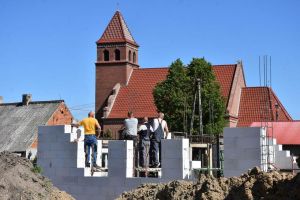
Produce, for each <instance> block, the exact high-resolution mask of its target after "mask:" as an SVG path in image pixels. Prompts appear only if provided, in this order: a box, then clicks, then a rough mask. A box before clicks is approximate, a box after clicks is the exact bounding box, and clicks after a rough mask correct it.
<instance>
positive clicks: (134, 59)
mask: <svg viewBox="0 0 300 200" xmlns="http://www.w3.org/2000/svg"><path fill="white" fill-rule="evenodd" d="M135 62H136V55H135V52H133V63H135Z"/></svg>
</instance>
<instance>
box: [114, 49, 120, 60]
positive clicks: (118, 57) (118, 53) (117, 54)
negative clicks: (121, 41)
mask: <svg viewBox="0 0 300 200" xmlns="http://www.w3.org/2000/svg"><path fill="white" fill-rule="evenodd" d="M120 59H121V55H120V50H119V49H116V50H115V60H120Z"/></svg>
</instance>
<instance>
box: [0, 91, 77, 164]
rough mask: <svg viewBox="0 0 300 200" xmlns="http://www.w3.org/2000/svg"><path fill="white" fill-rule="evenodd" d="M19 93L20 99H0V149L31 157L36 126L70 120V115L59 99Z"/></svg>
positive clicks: (35, 146)
mask: <svg viewBox="0 0 300 200" xmlns="http://www.w3.org/2000/svg"><path fill="white" fill-rule="evenodd" d="M22 97H23V98H22V102H16V103H2V101H1V102H0V152H1V151H10V152H15V153H18V154H20V155H21V156H24V157H25V156H26V157H29V155H31V156H30V157H31V158H34V157H35V155H36V151H37V143H38V138H37V132H38V126H40V125H64V124H70V123H71V122H72V118H73V117H72V114H71V112H70V111H69V109H68V107H67V106H66V104H65V103H64V101H63V100H53V101H31V95H30V94H24V95H23V96H22ZM1 99H2V98H1Z"/></svg>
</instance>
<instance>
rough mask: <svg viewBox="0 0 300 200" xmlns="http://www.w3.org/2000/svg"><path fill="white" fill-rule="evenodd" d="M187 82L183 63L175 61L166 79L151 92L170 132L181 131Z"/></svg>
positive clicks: (178, 60)
mask: <svg viewBox="0 0 300 200" xmlns="http://www.w3.org/2000/svg"><path fill="white" fill-rule="evenodd" d="M189 82H190V81H189V78H188V77H187V73H186V69H185V67H184V65H183V63H182V62H181V60H180V59H177V60H176V61H174V62H173V63H172V64H171V65H170V68H169V73H168V75H167V79H166V80H165V81H163V82H161V83H159V84H158V85H157V86H156V87H155V89H154V91H153V95H154V101H155V104H156V107H157V108H158V110H159V111H161V112H164V113H165V114H166V120H167V121H168V125H169V128H170V129H171V130H182V129H183V114H184V105H185V100H186V99H185V96H186V94H187V93H188V91H187V89H188V87H187V86H188V84H189Z"/></svg>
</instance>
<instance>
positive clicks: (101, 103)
mask: <svg viewBox="0 0 300 200" xmlns="http://www.w3.org/2000/svg"><path fill="white" fill-rule="evenodd" d="M96 44H97V61H96V112H97V115H96V116H97V118H98V119H101V117H102V116H103V113H104V112H105V108H106V106H107V104H108V98H109V96H110V95H111V94H113V93H114V91H113V88H114V87H115V86H116V85H117V84H120V85H121V86H125V85H126V84H127V83H128V81H129V78H130V75H131V73H132V71H133V69H136V68H139V65H138V48H139V46H138V44H137V43H136V42H135V40H134V39H133V37H132V35H131V33H130V31H129V28H128V27H127V25H126V23H125V20H124V18H123V16H122V14H121V13H120V12H119V11H117V12H116V13H115V14H114V16H113V17H112V19H111V20H110V22H109V24H108V26H107V27H106V29H105V31H104V33H103V34H102V36H101V37H100V39H99V40H98V41H97V42H96Z"/></svg>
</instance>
